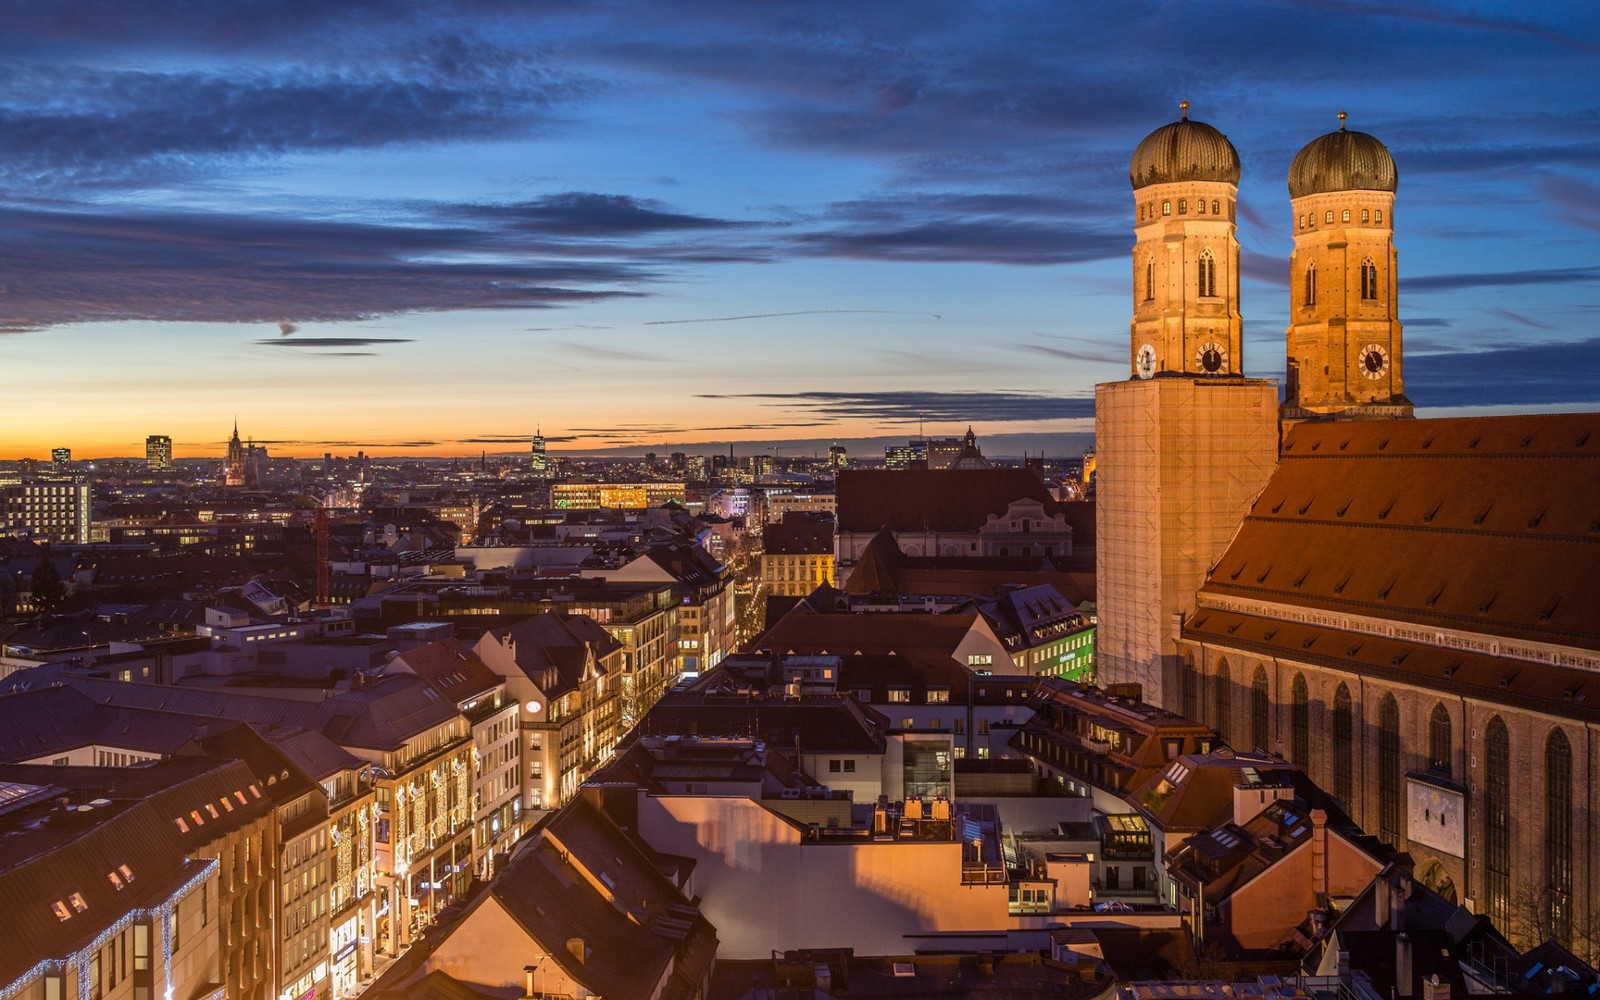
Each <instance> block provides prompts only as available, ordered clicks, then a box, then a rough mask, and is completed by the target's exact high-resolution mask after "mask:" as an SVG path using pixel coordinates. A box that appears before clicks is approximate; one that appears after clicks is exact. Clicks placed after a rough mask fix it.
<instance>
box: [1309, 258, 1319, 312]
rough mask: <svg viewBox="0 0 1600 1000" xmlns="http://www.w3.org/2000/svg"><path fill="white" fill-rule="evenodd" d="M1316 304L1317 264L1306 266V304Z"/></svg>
mask: <svg viewBox="0 0 1600 1000" xmlns="http://www.w3.org/2000/svg"><path fill="white" fill-rule="evenodd" d="M1316 304H1317V265H1315V264H1312V265H1311V266H1310V267H1308V268H1306V305H1308V306H1314V305H1316Z"/></svg>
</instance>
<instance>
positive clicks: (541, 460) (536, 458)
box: [528, 428, 550, 476]
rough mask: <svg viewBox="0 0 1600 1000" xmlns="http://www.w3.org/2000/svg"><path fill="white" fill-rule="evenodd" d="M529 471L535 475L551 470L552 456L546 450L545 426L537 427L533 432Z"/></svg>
mask: <svg viewBox="0 0 1600 1000" xmlns="http://www.w3.org/2000/svg"><path fill="white" fill-rule="evenodd" d="M528 471H530V472H532V473H533V474H534V475H535V476H543V475H545V474H546V473H547V472H549V471H550V458H549V456H548V455H546V454H545V452H544V429H543V428H537V429H535V430H534V432H533V449H532V451H531V452H530V453H529V455H528Z"/></svg>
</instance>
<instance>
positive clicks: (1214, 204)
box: [1211, 198, 1222, 215]
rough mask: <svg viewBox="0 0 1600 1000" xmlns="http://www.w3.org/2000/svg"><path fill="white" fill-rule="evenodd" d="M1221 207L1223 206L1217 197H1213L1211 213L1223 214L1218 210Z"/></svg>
mask: <svg viewBox="0 0 1600 1000" xmlns="http://www.w3.org/2000/svg"><path fill="white" fill-rule="evenodd" d="M1219 207H1221V206H1220V204H1219V203H1218V201H1217V199H1215V198H1213V199H1211V214H1212V215H1221V214H1222V213H1221V212H1219V211H1217V209H1218V208H1219Z"/></svg>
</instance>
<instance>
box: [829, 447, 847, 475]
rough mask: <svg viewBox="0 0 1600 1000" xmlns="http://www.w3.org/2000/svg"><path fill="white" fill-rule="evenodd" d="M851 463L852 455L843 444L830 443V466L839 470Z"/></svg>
mask: <svg viewBox="0 0 1600 1000" xmlns="http://www.w3.org/2000/svg"><path fill="white" fill-rule="evenodd" d="M849 464H850V456H849V455H847V454H846V453H845V450H844V446H843V445H837V444H836V445H830V446H829V448H828V468H830V469H834V470H838V469H843V468H845V467H847V466H849Z"/></svg>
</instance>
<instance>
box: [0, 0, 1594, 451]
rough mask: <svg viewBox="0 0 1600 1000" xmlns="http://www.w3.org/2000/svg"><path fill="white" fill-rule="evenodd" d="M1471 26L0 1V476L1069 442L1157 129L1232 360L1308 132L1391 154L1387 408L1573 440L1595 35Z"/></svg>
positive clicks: (1082, 420)
mask: <svg viewBox="0 0 1600 1000" xmlns="http://www.w3.org/2000/svg"><path fill="white" fill-rule="evenodd" d="M1482 11H1483V12H1480V13H1478V14H1473V15H1466V14H1460V13H1457V12H1455V11H1454V10H1452V9H1450V8H1447V7H1442V6H1433V5H1412V6H1407V7H1401V8H1397V9H1394V10H1387V11H1383V10H1379V9H1377V8H1370V7H1365V6H1362V5H1359V4H1314V5H1292V4H1252V5H1250V6H1249V7H1247V8H1245V9H1244V11H1243V12H1242V13H1241V14H1239V15H1237V16H1229V17H1226V18H1218V17H1215V16H1213V12H1211V11H1209V10H1207V9H1204V8H1192V7H1190V6H1188V5H1185V4H1165V5H1163V4H1152V5H1144V6H1141V7H1139V8H1137V9H1136V10H1134V11H1132V12H1131V13H1130V12H1129V11H1128V10H1127V9H1119V10H1117V11H1115V12H1110V11H1075V12H1074V13H1073V15H1072V17H1071V18H1070V19H1069V18H1068V17H1066V16H1064V15H1063V14H1062V13H1061V11H1060V10H1059V9H1058V8H1054V7H1050V6H1039V7H1023V6H1008V7H1006V8H1004V9H1000V10H988V9H985V10H982V11H980V10H978V9H976V8H973V7H967V6H963V7H960V8H956V9H951V10H942V11H941V12H940V13H939V14H938V15H937V16H933V15H927V14H926V13H925V12H923V11H921V10H920V9H918V8H917V7H915V6H913V5H890V6H880V7H877V8H874V9H873V10H871V11H869V12H864V11H862V10H859V9H857V8H844V9H841V10H836V9H835V8H832V7H830V6H828V5H823V4H806V5H804V6H796V7H761V8H751V9H746V8H736V7H724V6H722V5H704V6H693V7H688V8H675V9H674V11H673V13H672V15H671V16H668V15H666V14H664V13H663V12H661V11H660V10H659V9H657V8H653V7H649V6H645V5H627V4H617V5H611V6H607V7H603V8H585V9H583V10H582V11H576V10H566V9H562V10H556V11H540V12H537V13H535V12H528V11H520V10H515V9H512V10H507V11H497V12H495V13H493V14H488V13H483V12H482V9H481V7H479V6H478V5H471V4H468V5H463V6H462V7H461V8H459V9H454V8H451V7H450V6H449V5H446V6H444V7H442V8H437V7H436V8H429V10H428V12H426V13H423V12H418V11H414V10H412V9H411V8H409V7H407V6H398V7H391V6H389V5H386V4H382V3H374V4H370V5H362V6H357V7H354V8H345V9H340V10H339V11H325V10H322V9H320V8H317V7H313V6H308V7H305V8H301V7H299V6H297V5H291V4H284V5H271V6H265V7H259V8H254V7H253V8H243V9H234V8H221V9H214V8H212V7H211V6H209V5H195V6H193V7H192V8H191V7H190V5H187V4H184V3H179V2H173V3H152V4H130V5H126V6H119V7H118V8H117V9H116V10H115V11H112V12H108V13H106V14H105V16H103V17H100V18H97V19H92V20H90V21H88V22H86V23H84V24H78V23H75V22H73V23H69V21H68V19H67V17H66V15H65V14H62V13H59V12H56V11H54V10H51V9H49V8H33V7H26V8H19V9H18V10H16V11H13V12H11V14H10V15H9V16H8V17H9V22H10V23H11V25H12V26H13V30H11V31H9V32H8V34H7V37H6V38H5V39H4V40H0V51H3V52H5V53H6V55H7V57H8V61H9V62H10V63H11V65H12V69H11V70H10V71H9V72H8V74H7V75H6V76H5V78H4V79H0V232H3V233H5V234H6V243H7V247H8V248H7V252H6V253H5V254H4V255H0V331H4V332H5V333H7V334H8V335H7V336H4V337H0V364H4V365H5V367H6V369H7V371H8V373H9V374H10V376H11V377H10V379H9V381H10V386H9V388H10V391H11V402H12V408H13V409H12V412H13V417H12V419H11V420H9V421H8V422H7V427H6V430H5V432H4V433H3V434H0V459H15V458H20V457H24V456H31V457H36V458H44V457H45V456H47V455H48V454H49V452H50V450H51V449H52V448H53V447H70V448H72V449H73V452H74V454H75V455H78V456H84V457H90V456H108V455H126V456H130V457H133V456H137V455H140V454H142V453H143V447H144V440H145V438H146V436H147V435H150V434H166V435H171V437H172V438H173V448H174V457H176V458H180V459H184V458H195V457H218V458H220V457H221V455H222V452H223V449H224V447H225V443H226V439H227V432H228V430H230V429H231V423H232V418H233V417H234V415H235V414H237V417H238V419H239V421H240V427H241V429H242V431H243V432H244V433H245V434H246V435H252V434H253V435H254V436H255V439H256V443H258V444H263V445H266V446H268V447H270V448H271V449H272V451H273V453H274V454H286V455H298V456H307V455H321V454H322V453H323V452H325V451H333V452H336V453H343V452H353V451H355V450H357V449H361V450H365V451H367V452H368V453H370V454H376V455H403V454H416V455H451V454H462V455H465V454H473V453H476V452H478V451H480V450H488V451H490V452H497V451H498V452H502V453H503V452H515V451H519V450H525V449H526V446H527V442H528V439H529V438H531V437H532V435H533V433H534V431H535V429H536V428H540V427H542V429H543V432H544V436H545V437H546V438H547V439H548V440H549V442H550V445H551V450H552V451H553V452H558V451H570V452H578V453H584V452H589V451H592V452H596V453H598V452H602V451H607V450H611V449H614V448H618V447H626V448H632V449H634V450H637V451H640V452H642V451H644V450H647V449H648V450H657V451H663V450H666V449H668V448H671V447H674V446H679V447H690V446H692V445H693V444H697V443H702V442H708V441H728V440H733V441H751V442H770V441H777V440H788V439H793V440H803V441H808V442H810V441H817V440H822V439H828V438H843V439H865V438H878V437H886V438H900V439H903V438H906V437H911V436H915V435H916V434H917V433H918V427H919V419H920V420H925V422H926V431H927V433H928V434H929V435H936V436H945V435H952V434H958V433H960V432H961V430H962V429H964V427H965V425H966V424H968V423H973V424H975V425H977V428H978V431H979V433H980V435H982V436H983V437H984V439H985V440H986V441H988V440H990V439H992V438H997V437H1002V436H1005V435H1039V434H1043V435H1056V436H1058V437H1060V438H1061V439H1062V440H1063V441H1066V440H1072V441H1078V440H1081V437H1082V435H1084V434H1086V433H1088V432H1089V431H1090V430H1091V429H1092V425H1091V423H1090V421H1091V419H1092V405H1093V403H1092V396H1091V393H1092V388H1093V385H1094V384H1095V383H1097V382H1104V381H1110V380H1116V379H1121V378H1125V377H1127V374H1128V371H1127V358H1126V349H1125V347H1124V345H1125V343H1126V341H1125V336H1126V331H1127V323H1128V317H1129V305H1130V302H1129V299H1130V289H1129V275H1128V265H1127V257H1126V254H1127V252H1128V248H1129V246H1131V244H1132V219H1133V208H1132V198H1131V196H1130V193H1129V190H1128V177H1127V160H1128V156H1129V154H1130V153H1131V151H1132V148H1133V146H1134V145H1135V144H1136V143H1137V142H1138V141H1139V139H1140V138H1141V137H1142V136H1144V135H1146V134H1147V133H1148V132H1150V131H1151V130H1152V129H1153V128H1155V127H1157V126H1159V125H1160V124H1162V123H1164V122H1168V121H1171V120H1173V119H1175V118H1176V117H1177V116H1178V114H1177V104H1178V101H1179V100H1183V99H1187V100H1189V101H1191V102H1192V111H1191V113H1192V116H1193V117H1194V118H1196V119H1199V120H1203V121H1206V122H1209V123H1211V124H1212V125H1215V126H1216V127H1217V128H1219V129H1220V130H1221V131H1222V132H1224V133H1226V134H1227V135H1228V136H1229V137H1230V139H1231V140H1232V141H1233V143H1234V145H1235V146H1236V147H1237V148H1238V150H1239V153H1240V155H1241V157H1242V159H1243V164H1244V169H1243V179H1242V180H1241V183H1240V212H1239V219H1238V223H1239V239H1240V244H1241V247H1242V270H1243V274H1244V282H1243V290H1242V306H1243V312H1244V350H1245V358H1244V368H1245V371H1246V373H1247V374H1252V375H1266V376H1271V377H1277V378H1281V377H1282V374H1283V329H1284V326H1285V325H1286V323H1287V315H1288V308H1287V307H1288V295H1289V293H1288V289H1287V277H1288V252H1289V248H1290V245H1291V236H1290V229H1289V219H1290V209H1289V199H1288V194H1287V191H1286V189H1285V185H1284V177H1285V174H1286V172H1287V169H1288V164H1289V161H1290V159H1291V158H1292V157H1293V155H1294V153H1295V151H1296V150H1297V149H1299V148H1300V147H1301V146H1302V145H1304V144H1305V143H1306V142H1308V141H1310V140H1311V139H1313V138H1315V137H1316V136H1318V135H1321V134H1323V133H1325V132H1328V131H1332V130H1333V129H1335V128H1337V126H1338V122H1337V119H1336V117H1335V116H1336V113H1337V112H1338V111H1340V110H1347V111H1349V113H1350V121H1349V125H1350V127H1351V128H1353V129H1356V130H1360V131H1366V132H1370V133H1372V134H1373V135H1375V136H1377V137H1378V138H1379V139H1381V140H1382V141H1383V142H1384V143H1385V144H1386V145H1387V146H1388V147H1389V149H1390V150H1391V151H1392V152H1393V154H1394V156H1395V159H1396V161H1397V164H1398V168H1399V176H1400V187H1399V194H1398V198H1397V202H1396V208H1395V217H1396V218H1395V221H1396V236H1395V241H1396V244H1397V246H1398V248H1399V289H1400V319H1401V321H1402V322H1403V323H1404V324H1405V327H1406V333H1407V350H1408V370H1407V373H1406V378H1407V383H1408V393H1409V395H1410V396H1411V397H1412V398H1413V399H1414V400H1415V401H1416V403H1417V406H1418V414H1419V415H1422V416H1428V415H1441V414H1446V413H1452V414H1454V413H1479V412H1481V413H1491V412H1507V411H1519V410H1520V411H1526V410H1539V409H1572V408H1594V407H1595V406H1596V405H1597V403H1600V390H1597V389H1596V385H1597V379H1596V375H1600V338H1597V337H1596V336H1595V334H1594V332H1593V329H1592V326H1590V325H1589V324H1587V323H1586V322H1585V319H1586V317H1587V316H1588V315H1590V314H1592V312H1593V310H1594V306H1595V298H1596V288H1597V286H1600V255H1597V254H1596V252H1595V239H1594V236H1595V233H1596V232H1600V178H1597V169H1596V165H1597V164H1600V142H1597V140H1596V139H1595V137H1594V133H1593V128H1592V122H1593V117H1594V111H1595V103H1596V102H1595V97H1596V94H1595V92H1594V86H1593V83H1592V78H1593V73H1592V69H1593V65H1594V63H1595V58H1596V54H1597V53H1600V15H1597V14H1596V13H1595V12H1594V11H1592V10H1590V9H1587V8H1582V7H1574V8H1570V9H1569V8H1555V9H1539V10H1533V11H1531V12H1530V11H1527V10H1524V9H1522V8H1521V7H1515V6H1512V5H1509V4H1506V5H1498V6H1491V7H1488V8H1483V9H1482ZM1286 38H1287V39H1295V38H1303V39H1306V40H1307V41H1306V43H1305V44H1287V45H1286V44H1284V43H1283V40H1284V39H1286ZM1313 42H1314V44H1313ZM1219 54H1220V56H1221V57H1220V58H1219ZM1464 66H1472V67H1473V68H1474V69H1475V70H1478V71H1480V72H1475V73H1474V74H1472V75H1470V76H1469V75H1466V74H1463V72H1462V68H1463V67H1464ZM1585 79H1588V80H1591V83H1590V84H1587V85H1585V84H1583V83H1582V81H1583V80H1585ZM1530 108H1536V109H1538V110H1537V111H1533V112H1530V111H1529V109H1530ZM19 415H25V416H19ZM1062 450H1065V449H1062Z"/></svg>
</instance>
